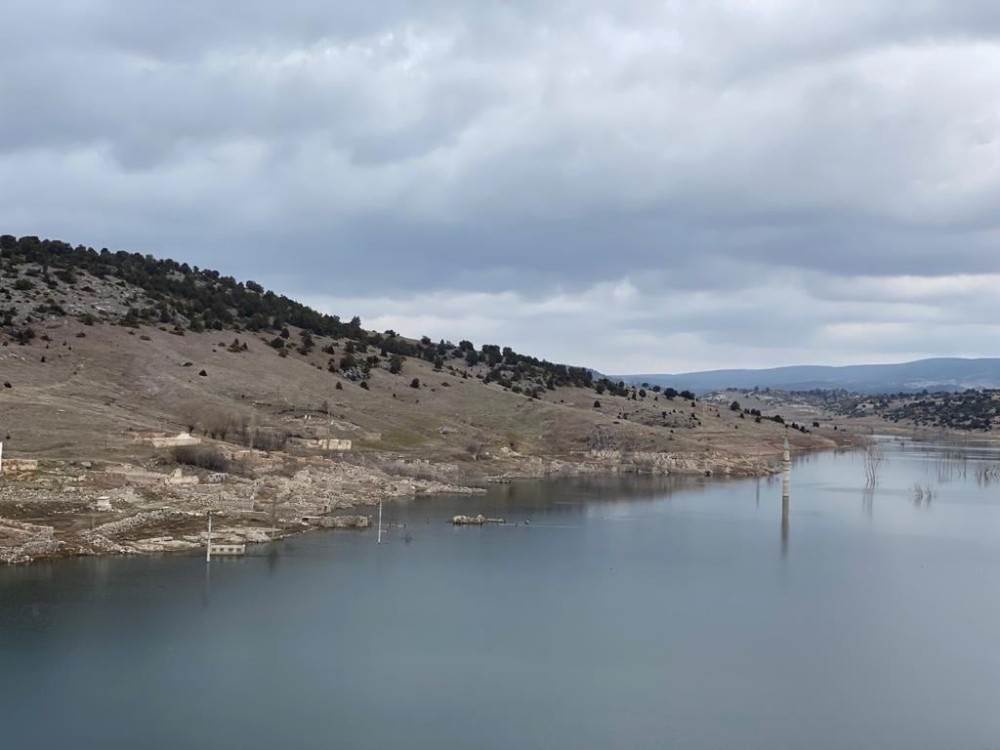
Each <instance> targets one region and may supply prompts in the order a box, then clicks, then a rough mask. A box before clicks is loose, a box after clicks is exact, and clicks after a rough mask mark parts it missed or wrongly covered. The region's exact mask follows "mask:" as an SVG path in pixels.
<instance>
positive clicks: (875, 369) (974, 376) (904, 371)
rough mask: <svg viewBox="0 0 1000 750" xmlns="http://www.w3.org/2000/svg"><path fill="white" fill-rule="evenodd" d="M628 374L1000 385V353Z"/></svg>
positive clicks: (904, 386) (679, 381) (766, 384)
mask: <svg viewBox="0 0 1000 750" xmlns="http://www.w3.org/2000/svg"><path fill="white" fill-rule="evenodd" d="M619 377H620V378H622V379H623V380H628V381H632V382H645V383H649V384H651V385H661V386H671V387H673V388H678V389H683V388H686V389H688V390H691V391H694V392H695V393H707V392H710V391H719V390H724V389H726V388H775V389H779V390H789V391H808V390H813V389H815V388H821V389H824V390H836V389H844V390H848V391H853V392H856V393H901V392H905V393H915V392H920V391H922V390H924V389H926V390H928V391H963V390H967V389H969V388H1000V358H995V357H991V358H981V359H963V358H959V357H939V358H933V359H919V360H915V361H913V362H901V363H898V364H882V365H844V366H838V367H834V366H823V365H794V366H790V367H773V368H768V369H761V370H703V371H700V372H684V373H678V374H674V375H670V374H646V375H642V374H640V375H622V376H619Z"/></svg>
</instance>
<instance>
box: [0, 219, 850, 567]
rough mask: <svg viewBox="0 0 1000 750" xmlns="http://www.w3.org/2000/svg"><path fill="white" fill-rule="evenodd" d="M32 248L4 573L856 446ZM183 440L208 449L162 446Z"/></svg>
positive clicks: (11, 443)
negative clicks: (460, 495)
mask: <svg viewBox="0 0 1000 750" xmlns="http://www.w3.org/2000/svg"><path fill="white" fill-rule="evenodd" d="M39 246H42V247H44V242H42V244H41V245H38V244H37V243H36V241H35V240H34V239H33V238H29V239H28V240H27V241H24V240H13V238H7V237H4V238H2V239H0V281H2V284H0V296H2V297H3V299H4V302H3V306H2V309H0V313H2V315H3V327H2V329H0V331H2V333H0V380H2V381H3V384H4V387H2V388H0V439H3V440H4V442H5V445H4V458H5V465H4V476H5V486H4V488H3V491H2V493H0V559H9V560H21V559H31V558H34V557H39V556H45V555H53V554H83V553H93V552H101V551H112V552H123V551H124V552H129V551H132V552H134V551H156V550H163V549H173V548H178V549H185V548H190V546H192V545H196V544H198V543H203V540H202V537H200V536H199V534H201V533H202V532H201V528H202V525H203V523H204V516H203V512H204V511H205V510H207V509H213V510H214V512H215V513H217V514H219V517H220V518H226V517H229V518H231V519H232V521H233V524H234V525H233V526H232V529H231V531H230V535H231V536H232V537H233V538H235V539H240V538H243V539H247V538H251V539H252V538H259V537H260V534H261V533H265V534H266V537H265V538H273V536H274V535H276V534H280V533H286V532H288V531H290V530H294V529H298V528H301V527H303V524H305V527H312V526H316V525H329V524H330V523H339V521H337V522H335V521H332V520H331V519H332V518H334V517H337V516H338V513H339V512H341V511H343V510H345V509H347V510H349V509H350V508H352V507H355V506H357V505H359V504H360V505H364V504H370V503H373V502H377V501H378V500H380V499H390V498H393V497H406V496H411V495H412V494H414V493H421V492H441V491H448V492H454V491H465V492H470V493H471V492H475V491H480V490H479V489H478V488H479V487H481V486H482V484H483V482H485V481H495V480H498V479H500V480H504V481H506V479H507V478H510V477H522V476H526V477H530V476H546V475H552V474H565V473H580V472H621V471H643V472H654V473H672V474H685V473H687V474H704V473H706V472H707V473H731V474H743V475H752V474H760V473H766V472H768V471H770V470H771V467H772V466H773V461H774V459H775V458H776V457H777V456H778V454H779V452H780V445H781V442H782V441H783V440H784V438H785V436H786V435H789V436H790V437H791V439H792V441H793V443H794V444H795V446H796V448H797V449H803V450H812V449H820V448H826V447H832V446H833V445H834V444H835V442H836V441H842V440H844V439H845V436H844V434H843V433H838V432H834V431H833V430H831V429H828V428H823V429H820V430H814V431H812V432H811V433H809V434H805V433H803V432H798V431H792V430H789V429H787V428H785V427H784V426H782V425H780V424H777V423H774V422H770V421H765V422H762V423H756V422H754V421H753V420H747V419H745V417H744V415H741V414H739V413H736V412H732V411H729V410H728V409H724V408H720V407H719V406H717V405H714V404H708V403H702V402H689V401H682V400H680V399H679V398H675V399H668V398H666V396H665V395H663V394H661V393H654V392H649V393H647V392H646V391H644V390H641V389H638V390H637V389H631V388H626V387H624V386H623V385H621V384H613V383H607V382H594V381H593V379H592V376H590V374H589V371H587V370H585V369H584V368H572V367H566V366H563V365H556V364H553V363H549V362H546V361H544V360H537V359H535V358H533V357H526V356H523V355H519V354H516V353H514V352H512V351H511V350H510V349H507V348H503V347H500V346H480V347H475V346H474V345H473V344H472V343H471V342H467V341H463V342H460V343H459V344H458V345H454V344H451V343H449V342H438V343H436V344H435V343H433V342H431V341H430V340H429V339H426V338H424V339H421V340H415V339H407V338H405V337H402V336H399V335H397V334H395V333H394V332H382V333H377V332H371V331H366V330H364V329H363V328H362V326H361V322H360V321H358V320H357V319H354V320H352V321H351V322H350V323H348V324H343V323H341V322H340V320H339V318H335V317H333V316H324V315H321V314H319V313H316V312H315V311H312V310H309V309H308V308H304V307H302V306H298V305H297V304H296V303H294V302H291V301H289V300H285V298H283V297H279V296H277V295H273V294H271V293H269V292H265V291H264V290H263V289H261V288H259V286H257V285H254V284H253V283H252V282H247V283H245V284H240V283H237V282H235V281H233V280H231V279H230V280H224V277H219V275H218V274H217V273H215V272H210V271H195V270H194V269H189V270H186V271H185V270H184V269H183V268H182V267H180V266H177V265H176V264H172V263H171V262H168V261H166V262H160V261H154V260H152V259H150V258H148V257H145V256H132V255H126V254H121V255H115V254H110V253H99V254H95V253H93V251H89V250H87V249H85V248H82V249H71V250H70V251H66V252H63V251H64V250H65V248H64V247H62V246H59V247H57V248H56V249H57V250H58V251H59V252H52V251H51V248H49V250H48V251H46V252H44V253H43V252H38V251H35V250H32V248H37V247H39ZM25 247H27V248H28V252H25V251H24V248H25ZM65 247H68V246H65ZM95 258H96V259H95ZM130 264H132V265H134V266H135V267H131V266H130ZM130 268H131V270H130ZM136 268H139V269H140V270H141V272H137V271H136V270H135V269H136ZM164 279H166V280H167V281H164ZM168 282H169V283H168ZM268 310H269V312H267V311H268ZM293 320H294V321H296V323H298V324H299V325H296V324H293V323H292V321H293ZM182 432H183V433H191V434H192V435H193V437H192V438H190V441H191V442H198V445H197V446H188V447H187V448H186V449H183V450H182V449H180V448H171V447H163V445H162V443H163V438H165V437H169V436H172V435H177V434H178V433H182ZM327 439H338V440H345V441H346V440H349V441H351V443H350V449H349V450H332V449H331V446H330V445H328V444H326V443H323V442H320V441H323V440H327ZM158 442H159V444H160V447H157V444H158ZM167 442H169V440H168V441H167ZM343 445H345V444H338V447H342V446H343ZM11 459H13V460H11ZM35 461H37V462H38V463H37V465H35V464H34V463H32V462H35ZM176 471H180V472H181V473H182V475H181V476H180V477H171V474H172V473H173V472H176ZM98 507H100V510H97V508H98ZM359 522H360V521H359ZM262 530H263V531H262ZM151 540H152V541H151ZM5 550H6V552H5Z"/></svg>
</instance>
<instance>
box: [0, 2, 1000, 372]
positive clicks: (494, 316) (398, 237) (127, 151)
mask: <svg viewBox="0 0 1000 750" xmlns="http://www.w3.org/2000/svg"><path fill="white" fill-rule="evenodd" d="M0 28H2V29H3V30H4V33H3V43H2V44H0V232H3V233H11V234H17V235H25V234H34V235H38V236H41V237H49V238H53V239H62V240H65V241H67V242H70V243H73V244H84V245H89V246H93V247H95V248H102V247H108V248H110V249H112V250H128V251H133V252H141V253H149V254H152V255H155V256H158V257H171V258H174V259H177V260H180V261H186V262H188V263H192V264H195V265H199V266H201V267H204V268H214V269H217V270H219V271H221V272H222V273H224V274H226V275H232V276H235V277H237V278H238V279H253V280H256V281H258V282H260V283H263V284H264V285H265V286H268V287H269V288H272V289H275V290H276V291H278V292H280V293H283V294H286V295H288V296H289V297H292V298H295V299H299V300H301V301H303V302H306V303H307V304H310V305H313V306H314V307H316V308H318V309H321V310H323V311H325V312H329V313H333V314H339V315H341V316H342V317H344V318H345V319H346V318H350V317H352V316H354V315H360V316H361V318H362V321H363V323H364V325H365V326H366V327H369V328H373V329H377V330H384V329H389V328H392V329H394V330H396V331H399V332H401V333H404V334H407V335H411V336H421V335H425V334H426V335H428V336H431V337H432V338H433V339H435V340H437V339H441V338H443V339H448V340H452V341H455V342H457V341H458V340H460V339H469V340H472V341H473V342H474V343H475V344H476V345H477V346H479V345H481V344H484V343H495V344H500V345H502V346H508V345H509V346H512V347H514V348H515V349H516V350H518V351H522V352H525V353H530V354H533V355H536V356H539V357H545V358H547V359H550V360H554V361H560V362H568V363H571V364H578V365H587V366H591V367H594V368H596V369H598V370H601V371H603V372H608V373H616V374H620V373H631V372H643V373H652V372H682V371H688V370H699V369H713V368H726V367H769V366H778V365H789V364H851V363H874V362H899V361H906V360H910V359H917V358H921V357H926V356H996V355H1000V295H998V294H997V293H996V290H997V289H998V285H1000V252H998V249H1000V244H998V243H1000V43H998V42H1000V4H997V3H995V2H991V1H990V0H941V1H940V2H938V1H936V0H909V1H908V2H905V3H901V2H899V1H898V0H863V1H862V0H838V1H837V2H830V1H829V0H822V1H820V0H797V1H796V2H792V1H791V0H756V1H754V0H703V1H701V2H694V1H693V0H656V1H654V0H616V2H614V3H607V2H596V1H594V0H577V1H575V2H571V1H569V0H547V1H546V2H533V1H531V0H506V1H503V0H497V2H481V1H480V0H427V1H425V2H420V1H419V0H409V1H408V2H403V0H369V1H367V2H364V3H348V2H330V1H329V0H325V1H324V0H308V1H307V0H283V2H280V3H275V2H273V0H236V1H230V0H200V2H174V3H167V2H163V1H162V0H127V1H126V0H4V1H3V3H2V4H0Z"/></svg>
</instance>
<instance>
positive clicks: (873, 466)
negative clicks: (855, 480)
mask: <svg viewBox="0 0 1000 750" xmlns="http://www.w3.org/2000/svg"><path fill="white" fill-rule="evenodd" d="M884 460H885V453H884V452H883V451H882V449H881V448H880V447H879V446H878V445H876V444H875V443H872V444H870V445H869V446H868V448H867V449H866V450H865V485H866V486H868V487H874V486H875V484H876V483H877V482H878V475H879V471H880V470H881V468H882V462H883V461H884Z"/></svg>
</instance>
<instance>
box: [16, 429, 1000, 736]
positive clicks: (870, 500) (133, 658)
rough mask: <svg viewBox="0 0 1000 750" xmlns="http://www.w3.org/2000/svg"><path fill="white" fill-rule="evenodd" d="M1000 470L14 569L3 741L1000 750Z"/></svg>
mask: <svg viewBox="0 0 1000 750" xmlns="http://www.w3.org/2000/svg"><path fill="white" fill-rule="evenodd" d="M998 458H1000V456H997V455H996V454H994V453H991V452H990V451H987V450H979V451H972V452H965V453H961V454H959V453H955V450H954V449H953V448H948V447H946V446H927V445H923V446H921V445H912V444H911V445H905V446H900V445H899V444H891V445H889V446H888V448H887V461H886V463H885V464H884V465H883V467H882V471H881V477H880V483H879V486H878V487H877V489H876V490H875V492H874V493H866V492H865V491H864V488H863V484H864V471H863V466H862V459H861V457H860V456H859V455H858V454H832V453H831V454H822V455H813V456H809V457H806V458H804V459H801V460H799V461H797V463H796V465H795V468H794V470H793V475H792V498H791V515H790V519H789V524H788V528H787V533H783V531H782V528H781V499H780V492H781V489H780V487H781V485H780V481H768V480H762V481H760V482H759V483H758V482H757V481H755V480H748V481H728V482H710V481H707V480H706V481H700V482H695V483H689V484H683V483H680V484H678V483H672V482H668V481H665V480H662V479H661V480H654V479H649V480H642V479H633V480H630V481H623V480H617V481H612V480H604V481H595V480H589V481H583V480H579V481H565V482H556V483H549V484H544V483H537V484H524V485H510V486H499V487H496V488H494V489H493V490H492V491H491V494H490V496H488V497H487V498H485V499H484V498H481V497H480V498H471V499H470V498H435V499H425V500H416V501H413V502H410V503H408V504H405V505H402V506H387V518H389V519H390V520H392V521H393V522H395V523H397V524H400V525H399V526H395V527H393V528H392V529H391V532H390V534H389V538H388V543H387V544H383V545H382V546H381V547H378V546H376V544H375V538H374V534H372V533H365V532H328V533H318V534H312V535H305V536H300V537H295V538H292V539H288V540H286V541H284V542H281V543H277V544H274V545H270V546H265V547H257V548H255V549H254V550H253V553H252V554H251V555H250V556H248V557H246V558H244V559H232V560H217V561H215V562H213V563H212V566H211V568H210V569H209V568H208V567H207V566H206V565H205V561H204V559H203V558H202V557H200V556H184V557H160V558H133V559H127V558H114V559H112V558H107V559H81V560H72V561H61V562H57V563H51V564H38V565H33V566H29V567H23V568H6V569H0V675H2V678H0V738H2V741H0V746H2V747H5V748H7V747H9V748H18V749H20V748H56V747H61V746H68V747H76V748H154V749H157V748H245V749H247V750H256V749H257V748H262V749H263V748H267V749H268V750H273V749H274V748H428V749H434V750H441V749H448V748H456V749H458V748H462V749H465V748H574V749H575V748H667V747H670V748H761V749H764V748H767V749H769V750H771V749H773V748H804V747H809V748H838V749H841V748H866V747H872V748H908V749H910V748H934V749H935V750H938V749H940V748H998V747H1000V710H998V708H997V706H998V698H1000V606H998V602H1000V485H995V486H994V485H990V484H989V483H987V482H984V481H983V480H982V478H980V477H978V476H977V467H983V466H987V465H991V462H992V461H994V460H996V459H998ZM917 483H919V484H920V485H921V487H922V489H923V488H925V487H926V488H929V489H931V490H932V492H933V493H934V495H933V497H932V499H931V500H930V501H929V502H928V501H927V500H926V498H923V499H920V500H919V502H918V499H917V495H916V493H915V491H914V485H915V484H917ZM480 511H481V512H484V513H486V514H494V513H496V514H501V515H504V516H506V517H507V519H508V521H509V522H510V523H508V525H507V526H504V527H495V526H489V527H485V528H482V529H480V528H452V527H451V526H450V525H449V524H448V523H446V519H448V518H450V516H451V515H453V514H454V513H458V512H466V513H478V512H480ZM525 520H530V524H525V523H524V521H525ZM515 522H517V525H515ZM404 523H405V528H403V526H402V524H404Z"/></svg>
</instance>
